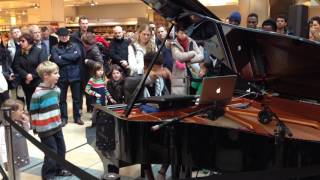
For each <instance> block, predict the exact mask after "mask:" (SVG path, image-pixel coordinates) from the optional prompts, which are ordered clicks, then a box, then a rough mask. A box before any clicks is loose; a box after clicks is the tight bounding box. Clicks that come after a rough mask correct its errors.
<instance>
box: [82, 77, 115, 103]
mask: <svg viewBox="0 0 320 180" xmlns="http://www.w3.org/2000/svg"><path fill="white" fill-rule="evenodd" d="M105 84H106V83H105V82H104V79H102V78H95V77H91V78H90V79H89V81H88V84H87V85H86V90H85V91H86V93H88V94H89V95H91V96H96V95H97V94H99V93H98V92H97V91H96V90H98V89H103V92H105V94H100V95H101V96H106V97H108V98H111V95H110V93H109V91H108V90H107V88H106V85H105Z"/></svg>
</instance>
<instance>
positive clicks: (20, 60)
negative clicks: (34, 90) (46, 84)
mask: <svg viewBox="0 0 320 180" xmlns="http://www.w3.org/2000/svg"><path fill="white" fill-rule="evenodd" d="M45 60H46V57H44V56H43V53H42V51H41V49H40V48H37V47H36V46H32V47H31V49H30V50H29V52H28V53H26V54H23V53H22V50H21V49H20V50H19V51H17V52H16V55H15V58H14V61H13V69H14V72H15V73H17V74H18V75H19V78H20V79H21V80H22V81H21V84H22V85H23V86H26V87H36V86H38V84H39V83H40V81H41V79H40V77H39V75H38V73H37V71H36V69H37V67H38V65H39V64H40V63H41V62H43V61H45ZM27 74H32V77H33V80H32V81H31V82H30V83H29V84H25V80H26V77H27Z"/></svg>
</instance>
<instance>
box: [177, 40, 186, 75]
mask: <svg viewBox="0 0 320 180" xmlns="http://www.w3.org/2000/svg"><path fill="white" fill-rule="evenodd" d="M177 41H178V42H179V44H180V45H181V46H182V48H183V50H184V52H186V51H188V48H189V39H188V38H185V39H177ZM176 67H177V68H178V69H179V70H184V69H186V64H185V63H184V62H180V61H179V60H177V61H176Z"/></svg>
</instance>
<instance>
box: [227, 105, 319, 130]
mask: <svg viewBox="0 0 320 180" xmlns="http://www.w3.org/2000/svg"><path fill="white" fill-rule="evenodd" d="M225 109H226V112H232V113H236V114H239V115H247V116H254V117H256V118H258V113H259V111H260V110H257V109H238V108H233V107H226V108H225ZM278 117H279V119H280V120H282V121H283V122H288V123H294V124H299V125H303V126H309V127H313V128H316V129H320V123H319V122H318V121H315V120H309V119H305V118H300V117H293V116H289V115H284V114H278Z"/></svg>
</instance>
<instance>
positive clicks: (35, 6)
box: [32, 3, 40, 9]
mask: <svg viewBox="0 0 320 180" xmlns="http://www.w3.org/2000/svg"><path fill="white" fill-rule="evenodd" d="M32 7H33V8H35V9H38V8H40V6H39V5H38V4H37V3H34V4H33V5H32Z"/></svg>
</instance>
